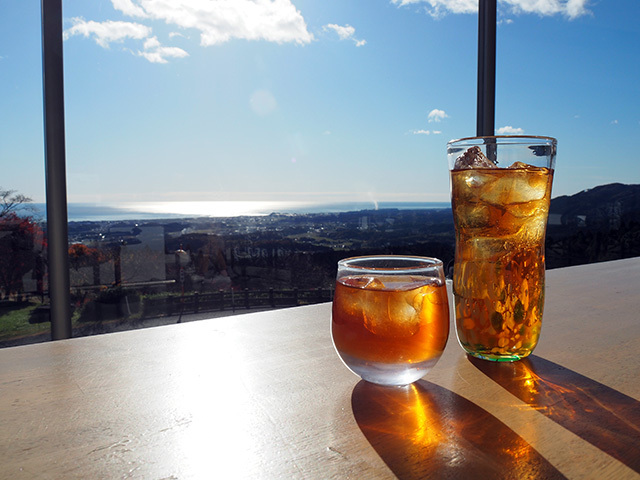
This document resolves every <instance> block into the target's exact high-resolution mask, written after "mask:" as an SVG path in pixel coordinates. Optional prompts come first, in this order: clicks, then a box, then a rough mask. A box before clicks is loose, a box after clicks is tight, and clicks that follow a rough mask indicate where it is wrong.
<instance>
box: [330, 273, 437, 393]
mask: <svg viewBox="0 0 640 480" xmlns="http://www.w3.org/2000/svg"><path fill="white" fill-rule="evenodd" d="M332 334H333V341H334V344H335V347H336V349H337V350H338V352H339V353H340V355H341V356H342V357H343V359H345V362H346V363H347V364H348V365H349V366H350V367H351V368H353V364H358V365H362V367H363V368H369V367H372V368H384V365H396V364H412V365H421V364H422V365H423V367H424V369H425V370H424V371H425V372H426V371H427V370H428V368H430V367H431V366H432V365H433V364H435V362H436V361H437V360H438V359H439V358H440V355H441V354H442V351H443V350H444V346H445V344H446V342H447V338H448V336H449V304H448V301H447V292H446V286H445V283H444V281H442V280H440V279H437V278H430V277H420V276H347V277H342V278H339V279H338V280H337V282H336V290H335V295H334V300H333V318H332ZM354 370H355V371H357V368H354ZM418 378H419V377H418ZM414 380H415V379H414ZM412 381H413V380H412Z"/></svg>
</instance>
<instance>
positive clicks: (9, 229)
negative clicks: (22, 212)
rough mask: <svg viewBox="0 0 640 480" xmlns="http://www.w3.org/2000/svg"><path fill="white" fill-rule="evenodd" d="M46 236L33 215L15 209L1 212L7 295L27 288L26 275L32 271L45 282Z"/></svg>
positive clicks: (0, 274)
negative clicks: (44, 255)
mask: <svg viewBox="0 0 640 480" xmlns="http://www.w3.org/2000/svg"><path fill="white" fill-rule="evenodd" d="M45 248H46V240H45V237H44V233H43V231H42V229H41V228H40V226H39V225H38V224H37V223H36V222H35V221H34V220H33V219H32V218H31V217H20V216H18V215H17V214H16V213H15V212H13V211H9V212H4V214H3V215H0V289H1V290H2V293H3V294H4V295H5V296H8V295H11V294H13V293H22V292H23V291H24V286H23V278H24V276H25V275H26V274H27V273H29V272H30V271H32V272H33V276H34V278H36V279H37V280H38V283H39V285H41V284H42V283H41V276H42V275H43V274H44V266H43V265H44V263H43V258H42V257H43V253H44V249H45Z"/></svg>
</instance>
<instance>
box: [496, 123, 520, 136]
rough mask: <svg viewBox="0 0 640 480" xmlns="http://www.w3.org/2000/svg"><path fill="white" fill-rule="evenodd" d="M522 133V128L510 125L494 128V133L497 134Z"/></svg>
mask: <svg viewBox="0 0 640 480" xmlns="http://www.w3.org/2000/svg"><path fill="white" fill-rule="evenodd" d="M523 133H524V130H523V129H522V128H517V127H512V126H511V125H506V126H504V127H500V128H498V129H496V134H498V135H522V134H523Z"/></svg>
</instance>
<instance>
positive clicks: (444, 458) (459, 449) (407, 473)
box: [351, 380, 565, 479]
mask: <svg viewBox="0 0 640 480" xmlns="http://www.w3.org/2000/svg"><path fill="white" fill-rule="evenodd" d="M351 405H352V408H353V413H354V416H355V419H356V421H357V422H358V425H359V427H360V429H361V430H362V432H363V433H364V435H365V436H366V438H367V440H368V441H369V443H371V445H372V446H373V448H374V449H375V450H376V452H378V454H379V455H380V457H381V458H382V459H383V460H384V462H385V463H386V464H387V465H388V466H389V468H390V469H391V470H392V471H393V473H394V474H395V475H396V476H397V477H398V478H401V479H423V478H465V479H466V478H486V479H501V478H504V479H512V478H544V479H555V478H565V477H564V476H563V475H562V474H561V473H560V472H559V471H558V470H557V469H556V468H555V467H553V466H552V465H551V464H550V463H549V462H548V461H547V460H546V459H545V458H544V457H542V456H541V455H540V454H539V453H538V452H537V451H536V450H535V449H534V448H533V447H531V445H529V444H528V443H527V442H526V441H524V440H523V439H522V438H521V437H520V436H519V435H517V434H516V433H515V432H514V431H513V430H511V429H510V428H509V427H507V426H506V425H505V424H504V423H502V422H501V421H500V420H498V419H497V418H496V417H494V416H493V415H491V414H490V413H489V412H487V411H486V410H484V409H482V408H480V407H479V406H477V405H476V404H474V403H472V402H470V401H468V400H467V399H465V398H464V397H461V396H460V395H457V394H456V393H453V392H451V391H450V390H447V389H445V388H442V387H440V386H438V385H435V384H433V383H430V382H427V381H424V380H420V381H418V382H416V383H414V384H411V385H408V386H406V387H382V386H378V385H374V384H371V383H367V382H364V381H360V382H359V383H358V384H357V385H356V386H355V388H354V390H353V393H352V395H351Z"/></svg>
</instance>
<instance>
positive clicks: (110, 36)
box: [64, 17, 151, 48]
mask: <svg viewBox="0 0 640 480" xmlns="http://www.w3.org/2000/svg"><path fill="white" fill-rule="evenodd" d="M71 23H72V24H73V25H72V26H71V28H68V29H67V30H65V31H64V39H65V40H67V39H68V38H70V37H72V36H74V35H82V36H84V37H88V38H89V37H93V39H94V40H95V41H96V43H97V44H98V45H100V46H101V47H104V48H109V44H110V43H112V42H122V41H124V40H125V39H128V38H131V39H135V40H142V39H143V38H146V37H148V36H149V35H150V34H151V28H149V27H147V26H146V25H141V24H139V23H132V22H114V21H111V20H107V21H106V22H94V21H93V20H89V21H86V20H85V19H83V18H79V17H74V18H72V19H71Z"/></svg>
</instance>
